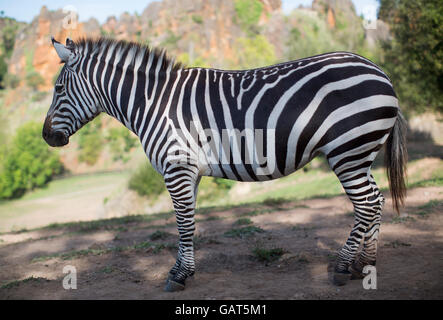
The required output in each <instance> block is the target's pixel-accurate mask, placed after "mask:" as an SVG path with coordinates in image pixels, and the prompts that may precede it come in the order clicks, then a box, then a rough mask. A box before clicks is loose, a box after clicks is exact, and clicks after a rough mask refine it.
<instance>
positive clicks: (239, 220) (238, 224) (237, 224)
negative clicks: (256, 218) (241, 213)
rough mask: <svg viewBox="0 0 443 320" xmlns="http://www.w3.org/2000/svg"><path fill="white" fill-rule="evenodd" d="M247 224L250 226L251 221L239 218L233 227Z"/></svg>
mask: <svg viewBox="0 0 443 320" xmlns="http://www.w3.org/2000/svg"><path fill="white" fill-rule="evenodd" d="M248 224H252V220H251V219H249V218H240V219H237V221H235V222H234V225H235V226H244V225H248Z"/></svg>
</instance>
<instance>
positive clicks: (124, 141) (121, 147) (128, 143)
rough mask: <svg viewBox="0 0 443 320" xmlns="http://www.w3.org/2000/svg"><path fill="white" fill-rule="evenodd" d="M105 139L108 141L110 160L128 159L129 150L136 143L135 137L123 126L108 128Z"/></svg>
mask: <svg viewBox="0 0 443 320" xmlns="http://www.w3.org/2000/svg"><path fill="white" fill-rule="evenodd" d="M106 141H107V142H108V143H109V149H110V151H111V153H112V160H114V161H118V160H121V161H123V162H124V163H126V162H128V160H129V159H130V155H129V151H131V149H132V148H134V147H135V146H136V145H137V139H136V138H134V136H133V135H131V132H130V131H129V130H128V129H126V128H124V127H119V128H111V129H109V131H108V135H107V136H106Z"/></svg>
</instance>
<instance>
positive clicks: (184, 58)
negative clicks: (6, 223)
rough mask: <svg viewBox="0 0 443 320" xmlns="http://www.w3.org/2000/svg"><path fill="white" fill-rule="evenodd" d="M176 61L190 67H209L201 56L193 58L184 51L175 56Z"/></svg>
mask: <svg viewBox="0 0 443 320" xmlns="http://www.w3.org/2000/svg"><path fill="white" fill-rule="evenodd" d="M177 61H179V62H180V63H182V64H183V65H185V66H187V67H190V68H209V67H210V65H209V63H208V62H207V61H205V59H203V58H202V57H196V58H194V59H193V60H192V59H191V57H190V56H189V53H187V52H184V53H182V54H180V55H179V56H178V57H177Z"/></svg>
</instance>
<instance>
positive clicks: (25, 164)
mask: <svg viewBox="0 0 443 320" xmlns="http://www.w3.org/2000/svg"><path fill="white" fill-rule="evenodd" d="M41 131H42V125H41V124H40V123H35V122H29V123H27V124H25V125H23V126H22V127H20V128H19V129H18V130H17V133H16V135H15V137H14V138H13V140H12V142H11V145H10V146H8V147H7V148H6V149H7V152H5V153H3V154H4V157H2V159H1V160H2V163H0V165H1V167H0V198H2V199H10V198H18V197H20V196H22V195H23V194H24V193H25V192H26V191H29V190H33V189H35V188H40V187H43V186H44V185H46V184H47V183H48V182H49V181H50V180H51V179H52V177H53V176H54V175H57V174H59V173H60V172H61V170H62V164H61V162H60V160H59V157H58V155H57V153H56V152H55V151H54V150H50V149H49V147H48V145H47V144H46V142H45V141H44V140H43V139H42V136H41Z"/></svg>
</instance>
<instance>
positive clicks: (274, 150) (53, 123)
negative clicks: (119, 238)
mask: <svg viewBox="0 0 443 320" xmlns="http://www.w3.org/2000/svg"><path fill="white" fill-rule="evenodd" d="M52 44H53V46H54V48H55V50H56V52H57V54H58V56H59V57H60V59H61V62H62V63H63V67H62V70H61V72H60V75H59V76H58V78H57V80H56V83H55V87H54V93H53V101H52V104H51V106H50V109H49V111H48V113H47V116H46V119H45V122H44V125H43V131H42V135H43V138H44V140H45V141H46V142H47V143H48V144H49V145H50V146H53V147H60V146H64V145H66V144H68V142H69V137H70V136H72V135H73V134H74V133H75V132H76V131H78V130H79V129H80V128H81V127H82V126H83V125H85V124H86V123H87V122H89V121H91V120H93V119H94V118H95V117H96V116H97V115H98V114H100V113H102V112H104V113H107V114H108V115H110V116H112V117H114V118H116V119H117V120H118V121H120V122H121V123H122V124H123V125H124V126H126V127H127V128H128V129H129V130H131V131H132V132H133V133H135V134H136V135H137V136H138V137H139V139H140V142H141V144H142V146H143V148H144V151H145V153H146V155H147V157H148V159H149V161H150V162H151V164H152V166H153V168H154V169H155V170H156V171H158V172H159V173H160V174H161V175H162V176H163V178H164V181H165V185H166V189H167V190H168V192H169V194H170V197H171V199H172V203H173V207H174V211H175V213H176V221H177V227H178V233H179V248H178V254H177V259H176V263H175V264H174V266H173V267H172V268H171V270H170V271H169V273H168V276H167V279H166V286H165V290H166V291H178V290H183V289H184V288H185V280H186V279H187V278H188V277H191V276H193V275H194V272H195V262H194V247H193V235H194V231H195V219H194V212H195V206H196V197H197V189H198V184H199V182H200V179H201V177H202V176H212V177H220V178H225V179H231V180H237V181H266V180H272V179H278V178H280V177H283V176H287V175H289V174H291V173H293V172H295V171H296V170H298V169H300V168H302V167H303V166H304V165H306V164H307V163H309V162H310V161H311V160H312V159H313V158H315V157H316V156H318V155H324V156H325V157H326V159H327V162H328V164H329V166H330V168H331V169H332V171H333V172H334V173H335V175H336V176H337V177H338V179H339V181H340V183H341V185H342V186H343V188H344V191H345V192H346V194H347V196H348V198H349V199H350V201H351V202H352V204H353V207H354V216H355V223H354V226H353V228H352V230H351V233H350V235H349V238H348V239H347V241H346V243H345V244H344V245H343V247H342V248H341V249H340V250H339V251H338V255H337V261H336V264H335V268H334V277H333V279H334V283H335V284H337V285H344V284H345V283H346V282H347V281H348V280H349V279H350V278H362V277H363V273H362V270H363V268H364V266H366V265H375V263H376V254H377V239H378V234H379V228H380V220H381V213H382V208H383V204H384V202H385V198H384V197H383V195H382V194H381V192H380V190H379V188H378V187H377V184H376V182H375V180H374V177H373V175H372V174H371V166H372V163H373V161H374V159H375V158H376V156H377V154H378V153H379V151H380V150H381V148H382V147H383V146H386V152H385V164H386V168H387V176H388V179H389V182H390V192H391V195H392V199H393V206H394V209H395V210H396V211H397V212H399V208H400V207H401V206H402V205H403V204H404V199H405V195H406V186H405V174H406V173H405V170H406V162H407V149H406V144H405V134H406V121H405V119H404V117H403V116H402V113H401V111H400V109H399V102H398V99H397V96H396V93H395V91H394V88H393V85H392V83H391V81H390V79H389V78H388V76H387V75H386V74H385V73H384V72H383V71H382V70H381V69H380V68H379V67H378V66H377V65H375V64H374V63H373V62H371V61H370V60H368V59H366V58H364V57H362V56H359V55H357V54H354V53H350V52H331V53H325V54H320V55H316V56H312V57H308V58H304V59H300V60H296V61H289V62H284V63H280V64H276V65H272V66H268V67H263V68H256V69H250V70H221V69H211V68H187V67H185V66H183V65H181V64H179V63H176V62H175V61H174V60H173V59H172V58H170V57H169V56H168V55H167V54H166V52H165V51H164V50H160V49H155V48H154V49H152V48H149V47H148V46H145V45H140V44H137V43H134V42H127V41H117V40H112V39H107V38H97V39H90V38H83V39H79V40H77V41H75V42H74V41H73V40H71V39H69V38H68V39H67V40H66V45H63V44H61V43H60V42H58V41H56V40H55V39H54V38H52ZM256 131H258V132H259V133H260V134H257V135H256V134H255V132H256ZM260 135H261V136H260ZM225 136H228V138H227V139H223V137H225ZM259 138H260V139H259ZM222 140H223V141H222ZM259 153H260V155H259Z"/></svg>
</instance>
